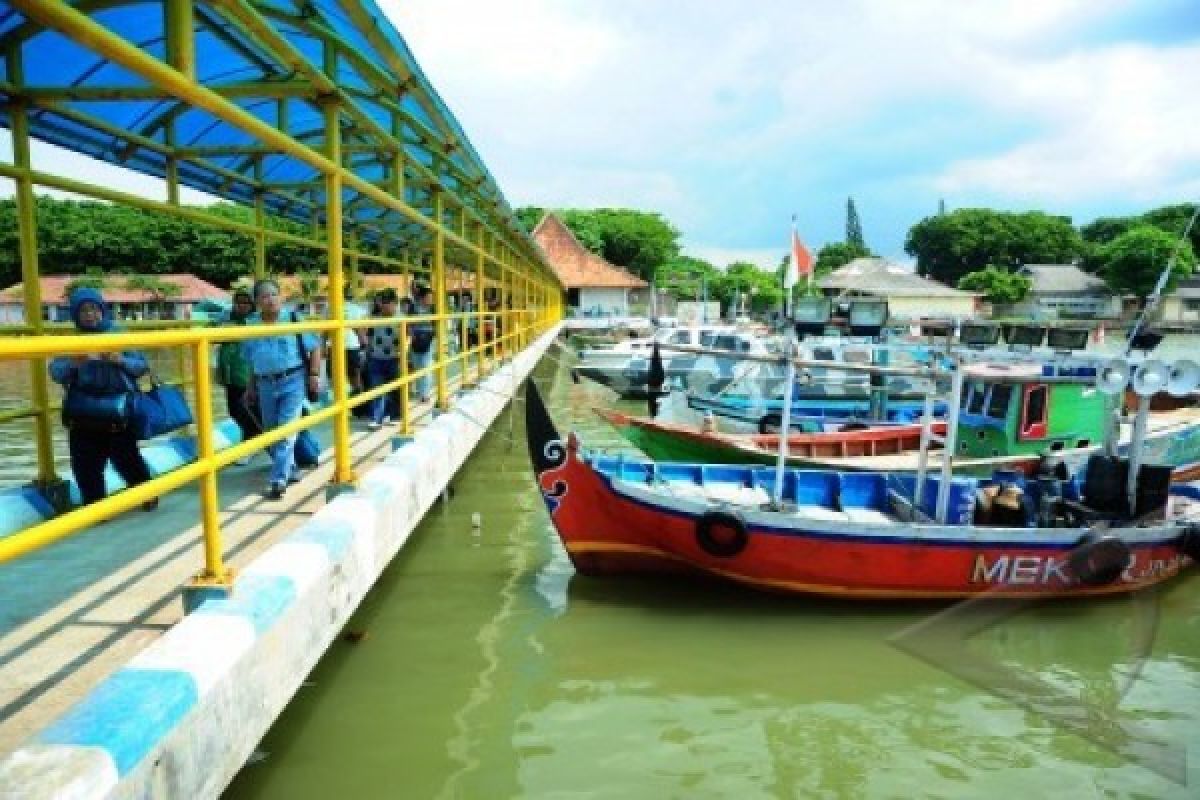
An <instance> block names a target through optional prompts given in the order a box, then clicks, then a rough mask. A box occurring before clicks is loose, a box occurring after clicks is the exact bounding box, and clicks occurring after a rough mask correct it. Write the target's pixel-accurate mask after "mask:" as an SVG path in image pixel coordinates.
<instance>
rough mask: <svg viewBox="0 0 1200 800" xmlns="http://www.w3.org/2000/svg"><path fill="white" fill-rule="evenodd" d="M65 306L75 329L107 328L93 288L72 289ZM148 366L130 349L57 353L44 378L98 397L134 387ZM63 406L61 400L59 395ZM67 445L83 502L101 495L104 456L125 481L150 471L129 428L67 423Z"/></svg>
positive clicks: (150, 505)
mask: <svg viewBox="0 0 1200 800" xmlns="http://www.w3.org/2000/svg"><path fill="white" fill-rule="evenodd" d="M70 306H71V319H72V320H74V321H75V327H76V328H77V329H78V331H79V332H80V333H108V332H110V331H112V330H113V321H112V316H111V314H110V313H109V310H108V307H107V306H106V305H105V304H104V297H103V296H101V294H100V292H99V291H97V290H95V289H88V288H83V289H76V290H75V291H73V292H71V298H70ZM148 369H149V367H148V366H147V364H146V357H145V356H143V355H142V354H141V353H139V352H136V351H132V350H129V351H126V352H123V353H90V354H86V355H74V356H59V357H58V358H55V359H52V360H51V361H50V377H51V378H53V379H54V380H55V381H57V382H58V383H60V384H62V386H63V388H64V389H65V390H66V394H67V395H69V394H71V393H72V392H83V393H84V394H90V395H101V396H103V395H115V394H120V393H123V392H131V391H136V390H137V379H138V378H140V377H141V376H142V375H145V374H146V372H147V370H148ZM63 405H64V406H65V405H66V398H65V396H64V401H63ZM67 446H68V448H69V450H70V453H71V471H72V472H74V473H75V484H76V485H77V486H78V487H79V494H80V495H81V496H82V497H83V502H84V504H87V503H94V502H96V501H97V500H102V499H104V496H105V489H104V468H105V467H106V466H107V465H108V462H110V461H111V462H112V465H113V468H114V469H116V471H117V473H118V474H119V475H120V476H121V477H122V478H124V479H125V484H126V485H127V486H137V485H138V484H140V483H145V482H146V481H148V480H150V470H149V468H148V467H147V466H146V461H145V459H143V458H142V451H141V450H140V449H139V448H138V444H137V438H136V437H135V436H134V434H133V431H131V430H129V429H125V430H120V431H108V430H98V429H89V428H88V427H87V426H86V425H85V424H72V425H68V429H67ZM157 507H158V499H157V498H155V499H153V500H147V501H146V502H145V503H143V504H142V510H143V511H153V510H154V509H155V508H157Z"/></svg>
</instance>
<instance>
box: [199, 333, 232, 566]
mask: <svg viewBox="0 0 1200 800" xmlns="http://www.w3.org/2000/svg"><path fill="white" fill-rule="evenodd" d="M192 367H193V369H194V370H195V372H194V375H193V378H194V380H195V385H196V426H197V428H198V430H197V432H196V453H197V455H198V461H199V463H200V464H201V465H202V466H203V469H204V472H203V473H202V475H201V477H200V517H201V521H202V523H203V527H204V571H203V572H201V573H200V574H198V575H196V577H195V578H193V579H192V582H191V586H192V587H224V588H226V589H228V588H229V587H231V586H232V581H233V574H232V573H231V572H230V571H229V570H228V569H226V567H225V560H224V553H223V549H224V548H223V547H222V543H221V520H220V516H219V512H220V506H219V505H218V503H217V468H216V466H215V465H214V464H213V463H212V457H213V408H212V380H211V378H210V376H211V374H212V371H211V368H210V364H209V343H208V342H207V341H199V342H196V344H194V345H193V346H192Z"/></svg>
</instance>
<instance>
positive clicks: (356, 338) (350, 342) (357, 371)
mask: <svg viewBox="0 0 1200 800" xmlns="http://www.w3.org/2000/svg"><path fill="white" fill-rule="evenodd" d="M342 297H343V298H344V300H345V303H344V304H343V305H342V319H344V320H346V321H347V322H354V321H356V320H361V319H366V318H367V316H368V314H367V309H365V308H363V307H362V306H361V305H359V304H358V303H356V302H354V289H353V288H351V287H350V286H347V287H345V290H344V291H343V293H342ZM366 338H367V337H366V332H365V331H364V330H363V329H362V328H347V329H346V380H348V381H349V382H350V389H351V390H352V391H351V393H352V394H357V393H359V392H361V391H362V390H363V366H364V365H363V361H364V359H363V345H364V343H365V342H366Z"/></svg>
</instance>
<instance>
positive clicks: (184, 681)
mask: <svg viewBox="0 0 1200 800" xmlns="http://www.w3.org/2000/svg"><path fill="white" fill-rule="evenodd" d="M198 698H199V693H198V692H197V689H196V681H195V679H194V678H192V676H191V675H189V674H187V673H186V672H180V671H178V670H165V669H123V670H120V671H118V672H116V673H115V674H114V675H113V676H112V677H110V678H108V679H107V680H105V681H104V682H103V683H101V684H100V685H99V686H97V687H96V688H95V689H93V690H92V691H91V693H90V694H88V695H87V697H85V698H83V700H81V701H80V702H79V703H78V704H76V705H75V706H74V707H73V708H72V709H71V710H69V711H68V712H67V713H66V714H63V715H62V716H61V717H59V718H58V719H57V720H55V721H54V722H53V723H52V724H51V725H50V726H49V727H48V728H46V729H45V730H43V731H42V732H41V733H40V734H38V736H37V741H38V742H41V743H44V744H65V745H78V746H82V747H100V748H103V749H104V750H106V751H108V753H109V755H111V756H112V759H113V761H114V762H116V765H117V773H118V774H119V775H121V776H124V775H126V774H127V773H128V772H129V771H130V770H131V769H133V768H134V767H135V766H136V765H137V763H138V762H139V761H141V760H142V758H144V757H145V756H146V754H147V753H149V752H150V751H151V750H153V749H154V748H155V747H156V746H157V745H158V744H159V742H161V741H162V740H163V739H164V738H165V737H166V735H167V734H168V733H170V732H171V729H172V728H174V727H175V726H176V725H177V724H179V721H180V720H182V719H183V717H184V715H186V714H187V713H188V712H189V711H190V710H191V709H192V708H193V707H195V705H196V702H197V700H198Z"/></svg>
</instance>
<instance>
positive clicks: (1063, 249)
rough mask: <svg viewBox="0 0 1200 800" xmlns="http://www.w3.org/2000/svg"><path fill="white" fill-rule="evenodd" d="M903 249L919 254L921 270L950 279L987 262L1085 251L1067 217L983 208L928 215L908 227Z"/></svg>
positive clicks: (1011, 265) (1009, 263)
mask: <svg viewBox="0 0 1200 800" xmlns="http://www.w3.org/2000/svg"><path fill="white" fill-rule="evenodd" d="M904 249H905V251H906V252H908V253H909V255H912V256H915V257H916V259H917V271H918V272H920V274H922V275H924V276H926V277H931V278H934V279H936V280H939V281H942V282H944V283H950V284H956V283H957V282H958V280H959V279H960V278H961V277H963V276H964V275H966V274H967V273H968V272H974V271H976V270H981V269H983V268H984V267H986V266H988V265H995V266H998V267H1004V268H1006V269H1015V268H1016V267H1018V266H1020V265H1022V264H1061V263H1072V262H1074V261H1076V260H1077V259H1078V258H1079V257H1080V256H1081V255H1082V254H1083V252H1084V246H1083V241H1082V239H1081V238H1080V236H1079V233H1078V232H1077V231H1076V230H1075V228H1074V227H1072V225H1071V220H1070V219H1069V218H1067V217H1055V216H1051V215H1049V214H1045V213H1043V212H1041V211H1027V212H1023V213H1013V212H1006V211H992V210H990V209H984V208H961V209H958V210H955V211H952V212H950V213H948V214H944V215H939V216H933V217H926V218H925V219H923V220H921V221H920V222H918V223H917V224H916V225H914V226H913V227H912V228H911V229H910V230H909V232H908V238H907V239H906V240H905V242H904Z"/></svg>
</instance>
